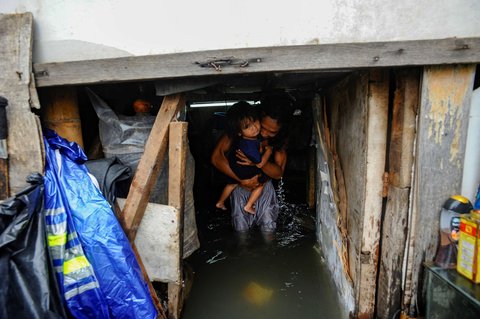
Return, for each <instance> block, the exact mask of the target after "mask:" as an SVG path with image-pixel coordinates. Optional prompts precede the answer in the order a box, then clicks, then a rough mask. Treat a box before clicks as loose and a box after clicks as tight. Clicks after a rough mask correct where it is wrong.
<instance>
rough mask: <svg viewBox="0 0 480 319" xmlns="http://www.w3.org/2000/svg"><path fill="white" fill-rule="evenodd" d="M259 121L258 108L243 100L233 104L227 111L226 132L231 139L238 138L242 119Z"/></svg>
mask: <svg viewBox="0 0 480 319" xmlns="http://www.w3.org/2000/svg"><path fill="white" fill-rule="evenodd" d="M247 120H248V121H252V122H254V121H259V120H260V115H259V114H258V110H257V109H256V108H255V107H254V106H253V105H251V104H249V103H248V102H245V101H240V102H237V103H235V104H233V105H232V106H231V107H230V109H228V111H227V125H226V130H225V131H226V133H227V135H228V136H229V137H230V139H232V140H236V139H238V138H239V134H241V133H242V124H243V122H244V121H247Z"/></svg>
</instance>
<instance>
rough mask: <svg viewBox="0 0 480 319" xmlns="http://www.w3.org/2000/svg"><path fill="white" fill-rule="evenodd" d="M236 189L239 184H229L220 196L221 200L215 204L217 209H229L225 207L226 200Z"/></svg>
mask: <svg viewBox="0 0 480 319" xmlns="http://www.w3.org/2000/svg"><path fill="white" fill-rule="evenodd" d="M235 187H237V184H227V185H226V186H225V187H224V188H223V191H222V195H220V198H219V199H218V201H217V203H216V204H215V207H217V208H218V209H221V210H227V207H225V200H226V199H227V198H228V196H230V194H231V193H232V192H233V190H234V189H235Z"/></svg>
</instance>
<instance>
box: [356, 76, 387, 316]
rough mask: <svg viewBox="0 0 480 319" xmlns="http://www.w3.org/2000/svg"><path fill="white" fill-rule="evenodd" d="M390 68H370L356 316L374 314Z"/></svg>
mask: <svg viewBox="0 0 480 319" xmlns="http://www.w3.org/2000/svg"><path fill="white" fill-rule="evenodd" d="M388 94H389V72H388V70H387V71H385V70H383V71H382V70H378V71H370V72H369V87H368V100H367V103H368V110H367V112H368V115H367V132H366V134H367V143H366V145H365V147H366V152H367V158H366V175H365V183H366V185H365V194H364V196H365V197H364V215H363V222H362V225H363V226H362V245H361V253H360V254H361V255H360V287H358V288H357V289H358V290H359V291H361V292H360V293H359V303H358V317H359V318H373V314H374V311H375V292H376V286H377V285H376V280H377V269H378V260H379V252H380V233H381V232H380V225H381V223H380V221H381V216H382V206H383V196H382V193H383V192H382V190H383V183H382V180H383V173H384V171H385V161H386V154H387V125H388Z"/></svg>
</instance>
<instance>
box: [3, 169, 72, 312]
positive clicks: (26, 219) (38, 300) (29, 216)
mask: <svg viewBox="0 0 480 319" xmlns="http://www.w3.org/2000/svg"><path fill="white" fill-rule="evenodd" d="M27 181H28V182H29V183H31V184H32V186H31V187H28V188H27V189H25V190H24V191H22V192H21V193H19V194H17V195H16V196H15V197H12V198H9V199H7V200H6V201H4V202H3V203H2V204H1V205H0V273H1V274H2V275H1V276H2V279H1V285H0V318H65V317H66V314H65V310H64V309H63V305H62V301H61V297H60V294H59V291H58V288H57V285H56V282H55V275H54V273H53V268H52V266H51V265H50V263H49V258H48V251H47V249H46V247H45V222H44V219H43V179H42V176H41V175H40V174H38V173H37V174H34V175H31V176H29V178H28V179H27Z"/></svg>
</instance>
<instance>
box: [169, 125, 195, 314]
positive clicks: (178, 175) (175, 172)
mask: <svg viewBox="0 0 480 319" xmlns="http://www.w3.org/2000/svg"><path fill="white" fill-rule="evenodd" d="M187 127H188V123H186V122H176V123H175V122H173V123H170V143H169V151H168V159H169V161H168V164H169V169H168V205H169V206H173V207H175V208H176V209H177V210H178V211H179V212H180V218H179V229H180V231H179V232H178V235H179V238H178V242H179V243H180V254H179V258H180V260H179V269H178V278H179V280H178V282H174V283H169V284H168V317H169V318H171V319H178V318H180V314H181V311H182V306H183V296H182V290H183V289H182V286H183V274H182V273H183V268H182V259H183V253H182V250H183V218H184V203H185V178H186V176H185V167H186V163H187ZM189 178H193V176H189Z"/></svg>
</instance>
